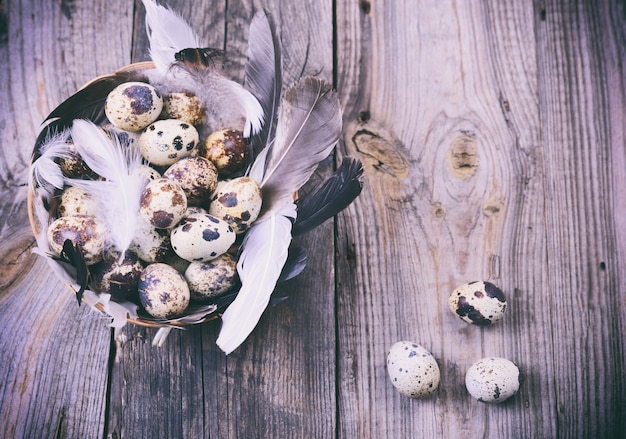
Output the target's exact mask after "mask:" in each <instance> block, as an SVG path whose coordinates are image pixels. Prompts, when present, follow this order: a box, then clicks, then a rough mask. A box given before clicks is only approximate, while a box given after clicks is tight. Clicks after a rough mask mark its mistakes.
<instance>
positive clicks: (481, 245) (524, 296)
mask: <svg viewBox="0 0 626 439" xmlns="http://www.w3.org/2000/svg"><path fill="white" fill-rule="evenodd" d="M168 4H169V5H170V6H172V7H173V8H174V9H175V10H177V11H179V12H180V13H181V15H182V16H183V17H184V18H186V19H187V20H189V21H190V23H191V24H192V26H193V27H194V29H196V30H197V32H198V34H199V35H200V36H201V37H202V38H204V39H205V41H206V43H207V45H209V46H211V47H216V48H222V49H225V51H226V53H227V55H228V58H229V62H228V65H227V69H228V73H229V74H231V75H233V77H235V78H237V79H239V80H242V79H243V66H244V64H245V53H246V47H247V40H248V36H249V35H248V27H249V23H250V20H251V18H252V17H253V15H254V13H255V12H257V11H259V10H261V9H263V8H267V9H268V10H269V11H270V12H271V13H272V15H273V17H274V19H275V21H276V24H277V27H278V29H279V32H280V34H281V42H282V44H283V56H284V62H283V64H284V74H285V76H284V78H285V83H286V84H290V83H292V82H293V81H295V80H296V79H297V78H299V77H300V76H302V75H313V76H318V77H322V78H326V79H327V80H330V81H333V83H334V84H335V86H336V88H337V89H338V92H339V94H340V96H341V100H342V104H343V107H344V134H343V137H342V139H341V142H340V145H339V148H338V152H337V156H336V157H335V158H330V159H329V160H327V161H326V162H325V163H324V164H323V166H322V167H321V168H320V170H319V172H318V173H317V175H316V176H315V180H316V181H319V180H321V179H323V178H324V177H325V176H326V175H328V173H329V172H330V171H331V170H332V168H333V166H334V165H335V163H337V161H338V160H340V159H341V158H342V157H343V156H345V155H351V156H355V157H358V158H360V159H361V160H362V161H363V163H364V168H365V188H364V191H363V193H362V195H361V196H360V197H359V199H358V200H357V201H356V202H355V203H354V204H353V205H351V206H350V207H349V208H348V209H347V210H346V211H344V212H343V213H342V214H340V215H339V216H338V218H337V220H336V222H333V221H330V222H328V223H326V224H324V225H323V226H322V227H320V228H319V229H317V230H315V231H314V232H311V233H310V234H308V235H306V236H304V237H302V238H299V239H298V241H297V243H298V244H299V245H302V246H304V247H306V248H307V249H308V250H309V259H308V265H307V268H306V270H305V271H304V272H303V273H302V274H301V275H300V276H298V277H297V278H296V279H294V280H291V281H289V282H287V283H285V284H284V285H282V286H281V287H280V289H279V291H278V294H279V295H285V296H288V299H287V300H286V301H284V302H283V303H281V304H279V305H278V306H277V307H275V308H272V309H269V310H268V311H267V312H266V313H265V314H264V316H263V317H262V318H261V321H260V323H259V325H258V327H257V328H256V330H255V332H254V333H253V334H252V335H251V336H250V337H249V339H248V340H247V341H246V342H245V343H244V344H243V345H242V346H241V347H240V348H239V349H237V350H236V351H235V352H234V353H232V354H231V355H229V356H225V355H224V354H223V353H222V352H221V351H220V350H219V349H218V348H217V347H216V345H215V340H216V338H217V336H218V334H219V329H220V325H219V322H212V323H208V324H205V325H203V326H202V327H197V328H192V329H189V330H185V331H173V332H172V333H171V334H170V335H169V337H168V338H167V340H166V342H165V344H164V345H163V347H161V348H155V347H153V346H152V345H151V342H152V339H153V338H154V336H155V334H156V330H153V329H146V328H139V327H134V326H132V327H126V328H123V329H122V330H118V331H115V332H113V331H112V330H110V329H109V328H108V327H107V321H106V319H105V318H103V317H102V316H98V315H97V314H95V313H94V312H92V311H89V310H88V309H87V307H84V306H82V307H78V306H76V302H75V299H74V298H73V297H72V295H71V294H69V293H68V292H67V291H66V290H65V287H64V286H63V285H62V284H61V283H60V282H59V281H58V280H57V279H56V278H55V277H54V276H53V274H52V272H51V271H50V270H49V269H48V268H47V266H46V264H45V262H44V260H43V259H41V258H39V257H37V256H35V255H32V254H31V249H32V246H33V242H34V239H33V238H32V236H31V233H30V228H29V226H28V220H27V216H26V208H25V184H26V181H27V174H26V170H27V167H28V162H29V160H30V153H31V147H32V144H33V142H34V139H35V136H36V134H37V132H38V128H39V124H40V123H41V121H42V120H43V118H44V117H45V116H46V115H47V114H48V112H49V111H50V110H51V109H52V108H54V107H55V106H56V105H57V104H58V103H59V102H61V101H62V100H63V99H65V98H66V97H67V96H69V95H70V94H71V93H73V92H74V91H75V90H76V89H77V88H78V87H80V86H81V85H82V84H84V83H85V82H86V81H88V80H89V79H91V78H93V77H95V76H97V75H100V74H103V73H107V72H111V71H114V70H115V69H117V68H119V67H121V66H123V65H125V64H128V63H129V62H131V61H140V60H145V59H148V57H149V53H148V42H147V38H146V35H145V25H144V16H145V15H144V12H143V6H142V5H141V1H140V0H135V1H134V2H127V1H121V0H116V1H108V2H104V1H100V0H96V1H91V2H87V1H80V0H62V1H59V2H42V1H36V0H10V1H6V2H5V1H1V0H0V57H1V58H2V59H3V60H5V62H4V63H2V65H0V160H2V163H3V165H2V166H0V183H1V185H0V191H1V193H2V197H3V198H2V199H3V202H2V203H1V204H0V239H1V242H2V243H3V253H2V255H0V322H2V323H1V328H2V330H1V331H0V436H2V437H108V438H124V437H132V438H141V437H198V438H201V437H220V438H221V437H226V438H235V437H246V438H247V437H302V438H319V437H337V438H368V437H376V438H385V437H388V438H410V437H441V438H444V437H445V438H447V437H474V436H482V437H490V438H508V437H511V438H517V437H533V438H534V437H537V438H553V437H555V438H556V437H577V438H578V437H580V438H595V437H607V438H608V437H618V436H619V434H621V432H623V431H624V430H625V429H626V381H625V379H624V378H625V375H624V368H625V367H626V348H625V346H624V334H625V333H626V300H625V296H624V292H625V291H626V272H625V271H624V268H623V267H624V262H625V261H626V215H624V212H626V198H625V197H623V196H622V192H623V191H622V188H623V187H626V171H625V170H626V136H625V134H626V133H625V130H626V112H625V110H624V109H625V108H626V92H625V90H626V69H625V67H624V59H626V33H625V32H624V29H625V28H626V10H625V5H624V3H623V2H616V1H611V0H600V1H595V2H592V1H588V0H577V1H561V0H541V1H535V2H502V1H498V0H483V1H480V2H457V1H452V0H443V1H434V0H423V1H420V2H397V1H393V0H380V1H377V2H371V1H366V0H364V1H359V2H332V1H330V0H316V1H313V2H305V3H298V2H286V1H280V0H268V1H263V2H262V1H258V0H252V1H249V0H233V1H223V0H203V1H201V2H185V1H182V0H172V1H170V2H168ZM305 190H307V189H305ZM478 279H483V280H490V281H492V282H494V283H496V284H497V285H499V286H500V287H501V288H502V289H503V291H504V292H505V294H506V295H507V298H508V310H507V315H506V316H505V319H504V320H503V321H501V322H499V323H497V324H496V325H495V326H493V327H490V328H482V329H481V328H478V327H471V326H469V325H466V324H465V323H464V322H462V321H461V320H460V319H458V318H456V317H455V316H454V315H453V314H452V313H451V312H450V311H449V309H448V305H447V298H448V295H449V294H450V292H451V291H452V289H454V288H455V287H456V286H458V285H460V284H462V283H465V282H468V281H472V280H478ZM404 339H408V340H412V341H416V342H419V343H421V344H422V345H424V346H425V347H426V348H427V349H429V350H430V351H431V352H432V353H433V355H434V356H435V358H436V359H437V361H438V364H439V366H440V369H441V374H442V379H441V385H440V388H439V390H438V391H437V393H436V394H435V395H433V396H432V397H431V398H428V399H425V400H409V399H406V398H404V397H402V396H401V395H400V394H399V393H398V392H397V391H396V390H395V389H394V388H393V387H392V385H391V384H390V382H389V380H388V378H387V370H386V366H385V359H386V354H387V351H388V349H389V347H390V346H391V345H392V344H393V343H394V342H396V341H399V340H404ZM485 356H503V357H506V358H509V359H511V360H512V361H514V362H515V363H516V364H518V366H519V367H520V370H521V371H522V373H523V378H524V381H523V383H522V387H521V389H520V392H519V394H518V395H516V396H515V397H514V398H512V399H511V400H510V401H507V402H505V403H503V404H500V405H495V406H494V405H486V404H481V403H479V402H477V401H475V400H473V399H472V398H471V397H470V396H469V394H468V393H467V391H466V390H465V386H464V377H465V372H466V370H467V369H468V367H469V366H470V365H471V364H472V363H473V362H475V361H476V360H478V359H480V358H481V357H485Z"/></svg>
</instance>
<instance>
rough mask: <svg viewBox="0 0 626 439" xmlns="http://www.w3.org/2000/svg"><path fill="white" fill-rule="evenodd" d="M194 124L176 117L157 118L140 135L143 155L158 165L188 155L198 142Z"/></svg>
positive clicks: (168, 163) (166, 163) (165, 164)
mask: <svg viewBox="0 0 626 439" xmlns="http://www.w3.org/2000/svg"><path fill="white" fill-rule="evenodd" d="M198 140H199V137H198V131H197V130H196V129H195V128H194V126H193V125H190V124H189V123H187V122H184V121H181V120H176V119H163V120H157V121H156V122H154V123H152V124H150V125H149V126H148V127H147V128H146V129H145V131H144V132H143V133H142V134H141V137H139V147H140V149H141V155H143V157H144V158H145V159H146V160H147V161H148V162H150V163H152V164H153V165H156V166H169V165H171V164H172V163H175V162H177V161H178V160H180V159H182V158H184V157H187V156H189V155H190V154H191V152H192V151H193V150H194V148H195V147H196V145H197V144H198Z"/></svg>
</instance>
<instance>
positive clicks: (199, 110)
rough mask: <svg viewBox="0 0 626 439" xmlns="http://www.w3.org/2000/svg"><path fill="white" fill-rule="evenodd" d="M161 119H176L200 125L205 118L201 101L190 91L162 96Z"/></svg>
mask: <svg viewBox="0 0 626 439" xmlns="http://www.w3.org/2000/svg"><path fill="white" fill-rule="evenodd" d="M161 118H162V119H178V120H182V121H184V122H187V123H188V124H191V125H200V124H202V122H204V120H205V118H206V113H205V111H204V107H203V106H202V102H201V101H200V99H198V98H197V97H196V96H195V95H193V94H192V93H187V92H180V93H179V92H174V93H168V94H166V95H165V96H164V97H163V111H162V112H161Z"/></svg>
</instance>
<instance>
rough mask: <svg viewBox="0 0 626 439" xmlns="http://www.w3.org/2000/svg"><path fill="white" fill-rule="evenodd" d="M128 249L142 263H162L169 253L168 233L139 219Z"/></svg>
mask: <svg viewBox="0 0 626 439" xmlns="http://www.w3.org/2000/svg"><path fill="white" fill-rule="evenodd" d="M130 249H131V250H132V251H134V252H135V253H137V256H138V257H139V259H141V260H142V261H144V262H147V263H154V262H163V261H164V260H165V258H166V257H167V256H168V253H169V252H170V251H171V246H170V231H169V230H167V229H157V228H155V227H154V226H153V225H152V224H151V223H150V222H149V221H147V220H145V219H141V218H140V219H139V222H138V224H137V229H136V230H135V237H134V238H133V242H132V243H131V245H130Z"/></svg>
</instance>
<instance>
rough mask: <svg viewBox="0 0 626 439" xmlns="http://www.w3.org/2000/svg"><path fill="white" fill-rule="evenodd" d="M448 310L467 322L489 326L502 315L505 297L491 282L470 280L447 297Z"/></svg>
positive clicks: (504, 307)
mask: <svg viewBox="0 0 626 439" xmlns="http://www.w3.org/2000/svg"><path fill="white" fill-rule="evenodd" d="M448 305H449V306H450V310H451V311H452V312H453V313H454V314H455V315H457V316H458V317H459V318H461V319H462V320H464V321H466V322H467V323H472V324H474V325H478V326H489V325H491V324H493V323H495V322H497V321H498V320H500V319H501V318H502V317H503V316H504V311H505V310H506V298H505V297H504V293H503V292H502V291H501V290H500V288H498V287H496V286H495V285H494V284H492V283H491V282H483V281H478V282H470V283H467V284H464V285H461V286H460V287H458V288H457V289H455V290H454V291H453V292H452V294H451V295H450V297H449V299H448Z"/></svg>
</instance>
